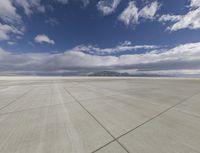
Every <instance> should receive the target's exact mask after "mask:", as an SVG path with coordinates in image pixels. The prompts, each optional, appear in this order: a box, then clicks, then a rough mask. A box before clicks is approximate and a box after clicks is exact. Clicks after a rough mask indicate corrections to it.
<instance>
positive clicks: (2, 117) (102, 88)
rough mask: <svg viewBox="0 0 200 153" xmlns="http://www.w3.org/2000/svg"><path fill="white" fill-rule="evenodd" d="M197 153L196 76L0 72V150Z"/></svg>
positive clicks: (199, 101) (199, 103)
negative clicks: (10, 74) (4, 74)
mask: <svg viewBox="0 0 200 153" xmlns="http://www.w3.org/2000/svg"><path fill="white" fill-rule="evenodd" d="M95 152H96V153H200V80H199V79H178V78H114V77H113V78H106V77H103V78H98V77H96V78H91V77H89V78H87V77H66V78H65V77H0V153H95Z"/></svg>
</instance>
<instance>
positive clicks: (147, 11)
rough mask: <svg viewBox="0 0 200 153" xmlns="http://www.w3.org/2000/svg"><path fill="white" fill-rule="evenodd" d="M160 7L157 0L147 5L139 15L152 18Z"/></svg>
mask: <svg viewBox="0 0 200 153" xmlns="http://www.w3.org/2000/svg"><path fill="white" fill-rule="evenodd" d="M158 9H159V4H158V2H157V1H155V2H152V3H151V4H149V5H147V6H145V7H144V8H143V9H141V10H140V12H139V16H140V17H142V18H145V19H152V18H153V17H154V16H155V15H156V12H157V11H158Z"/></svg>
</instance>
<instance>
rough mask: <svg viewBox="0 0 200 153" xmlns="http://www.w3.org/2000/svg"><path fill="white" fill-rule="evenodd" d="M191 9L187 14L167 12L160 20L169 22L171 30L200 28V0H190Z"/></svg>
mask: <svg viewBox="0 0 200 153" xmlns="http://www.w3.org/2000/svg"><path fill="white" fill-rule="evenodd" d="M189 1H190V5H189V11H188V13H186V14H185V15H173V14H172V15H170V14H165V15H162V16H161V17H160V18H159V21H160V22H163V23H165V24H169V26H168V27H167V29H168V30H170V31H177V30H181V29H200V0H189Z"/></svg>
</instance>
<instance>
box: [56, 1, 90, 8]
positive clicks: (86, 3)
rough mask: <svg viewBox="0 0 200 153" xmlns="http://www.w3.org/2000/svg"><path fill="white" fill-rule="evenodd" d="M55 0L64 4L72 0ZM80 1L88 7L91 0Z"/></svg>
mask: <svg viewBox="0 0 200 153" xmlns="http://www.w3.org/2000/svg"><path fill="white" fill-rule="evenodd" d="M55 1H57V2H59V3H62V4H68V3H69V1H70V0H55ZM71 1H72V0H71ZM78 1H80V2H82V3H83V6H84V7H86V6H87V5H88V4H89V3H90V0H78Z"/></svg>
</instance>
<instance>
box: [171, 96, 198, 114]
mask: <svg viewBox="0 0 200 153" xmlns="http://www.w3.org/2000/svg"><path fill="white" fill-rule="evenodd" d="M175 109H176V110H179V111H182V112H185V113H189V114H191V115H196V116H199V117H200V94H197V95H195V96H193V97H191V98H190V99H188V100H187V101H185V102H184V103H182V104H181V105H179V106H177V107H175Z"/></svg>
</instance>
